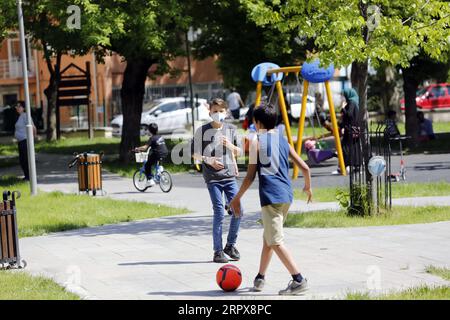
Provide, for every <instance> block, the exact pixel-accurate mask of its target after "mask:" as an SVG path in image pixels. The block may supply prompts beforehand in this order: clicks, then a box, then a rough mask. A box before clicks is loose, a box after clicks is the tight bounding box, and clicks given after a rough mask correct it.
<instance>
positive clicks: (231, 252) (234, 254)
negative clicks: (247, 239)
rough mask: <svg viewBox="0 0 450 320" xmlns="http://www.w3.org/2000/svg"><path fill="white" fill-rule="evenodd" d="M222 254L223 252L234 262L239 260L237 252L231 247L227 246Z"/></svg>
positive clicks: (239, 256)
mask: <svg viewBox="0 0 450 320" xmlns="http://www.w3.org/2000/svg"><path fill="white" fill-rule="evenodd" d="M223 252H225V253H226V254H227V255H228V256H229V257H230V258H231V259H233V260H234V261H238V260H239V259H240V258H241V255H240V253H239V251H238V250H237V249H236V247H235V246H233V245H229V244H227V245H226V246H225V249H223Z"/></svg>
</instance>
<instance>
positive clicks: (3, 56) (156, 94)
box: [0, 35, 223, 131]
mask: <svg viewBox="0 0 450 320" xmlns="http://www.w3.org/2000/svg"><path fill="white" fill-rule="evenodd" d="M27 54H28V76H29V86H30V99H31V101H30V102H31V106H32V114H33V118H34V120H35V123H36V124H37V125H38V127H40V129H45V125H46V121H45V119H46V114H47V99H46V96H45V94H44V90H45V89H46V88H47V86H48V84H49V80H50V73H49V71H48V68H47V63H46V61H45V59H44V56H43V52H42V51H39V50H36V49H34V48H32V46H30V45H29V44H28V41H27ZM215 60H216V59H215V58H208V59H205V60H202V61H193V62H192V66H191V70H192V71H191V72H192V82H193V84H194V85H193V87H194V94H198V95H199V97H203V98H210V97H212V96H217V95H219V94H223V85H222V83H223V81H222V77H221V76H220V74H219V72H218V71H217V68H216V66H215ZM86 62H90V69H91V70H90V73H91V90H90V103H91V108H92V110H93V111H92V112H93V115H94V125H95V126H96V127H104V126H108V125H109V123H110V121H111V120H112V118H113V116H114V115H115V114H118V113H121V99H120V89H121V84H122V80H123V74H124V70H125V67H126V62H124V61H123V60H122V58H121V57H120V56H118V55H117V54H112V55H111V56H108V57H106V58H105V61H104V63H98V62H96V61H95V57H94V55H93V54H88V55H85V56H70V55H65V56H63V58H62V63H61V70H63V69H64V68H66V67H67V66H69V65H70V64H74V65H76V66H78V67H79V68H81V69H83V70H84V69H85V68H86ZM171 66H172V67H174V68H176V69H178V70H180V72H179V73H178V75H177V76H175V77H171V76H170V75H164V76H159V77H156V78H155V79H150V78H149V79H147V83H146V94H145V97H144V103H145V102H148V101H151V100H154V99H157V98H162V97H174V96H185V95H187V94H188V92H189V87H188V85H189V80H188V73H187V70H188V67H187V59H186V58H184V57H179V58H177V59H175V61H173V62H171ZM152 71H154V67H152V68H150V70H149V74H150V73H151V72H152ZM67 72H68V73H69V74H70V75H74V74H75V73H77V72H78V71H77V70H76V69H75V68H72V69H69V70H68V71H67ZM22 74H23V72H22V61H21V55H20V42H19V38H18V35H17V36H15V37H14V36H13V37H10V38H8V39H5V40H4V41H3V42H2V43H1V45H0V131H12V130H13V129H14V122H15V118H14V117H15V113H14V105H15V103H16V102H17V101H19V100H24V95H25V94H24V88H23V76H22ZM60 119H61V120H60V121H61V129H78V128H86V127H87V106H85V105H81V106H74V107H61V108H60Z"/></svg>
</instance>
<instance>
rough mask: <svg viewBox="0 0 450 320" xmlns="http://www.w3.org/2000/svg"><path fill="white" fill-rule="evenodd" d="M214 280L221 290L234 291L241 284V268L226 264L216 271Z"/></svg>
mask: <svg viewBox="0 0 450 320" xmlns="http://www.w3.org/2000/svg"><path fill="white" fill-rule="evenodd" d="M216 281H217V284H218V285H219V287H220V288H222V290H223V291H234V290H236V289H237V288H239V286H240V285H241V282H242V274H241V270H239V268H238V267H236V266H234V265H232V264H226V265H224V266H223V267H221V268H220V269H219V270H218V271H217V274H216Z"/></svg>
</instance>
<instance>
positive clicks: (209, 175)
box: [193, 123, 237, 183]
mask: <svg viewBox="0 0 450 320" xmlns="http://www.w3.org/2000/svg"><path fill="white" fill-rule="evenodd" d="M221 136H225V137H227V138H228V140H229V141H230V142H231V143H232V144H234V145H237V135H236V127H235V126H234V125H232V124H228V123H224V124H223V125H222V128H221V129H214V128H213V127H212V125H211V123H207V124H205V125H203V126H202V127H200V128H198V129H197V131H196V132H195V136H194V141H193V152H194V153H197V154H200V155H202V156H206V157H217V158H220V159H219V161H220V162H222V163H223V165H224V167H225V168H223V169H222V170H216V169H214V168H213V167H211V166H210V165H207V164H206V163H204V162H203V163H202V171H203V178H204V179H205V182H206V183H210V182H217V181H222V180H233V179H235V178H236V175H237V164H236V159H235V157H234V155H233V153H232V152H231V151H230V150H228V149H227V148H226V147H225V146H223V145H222V143H221Z"/></svg>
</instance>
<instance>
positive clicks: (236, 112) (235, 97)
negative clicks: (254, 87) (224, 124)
mask: <svg viewBox="0 0 450 320" xmlns="http://www.w3.org/2000/svg"><path fill="white" fill-rule="evenodd" d="M227 104H228V108H229V110H230V112H231V114H232V115H233V118H234V119H239V118H240V108H241V107H242V108H244V107H245V105H244V102H242V99H241V96H240V94H239V93H238V92H237V91H236V89H235V88H231V93H230V94H229V95H228V97H227Z"/></svg>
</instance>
